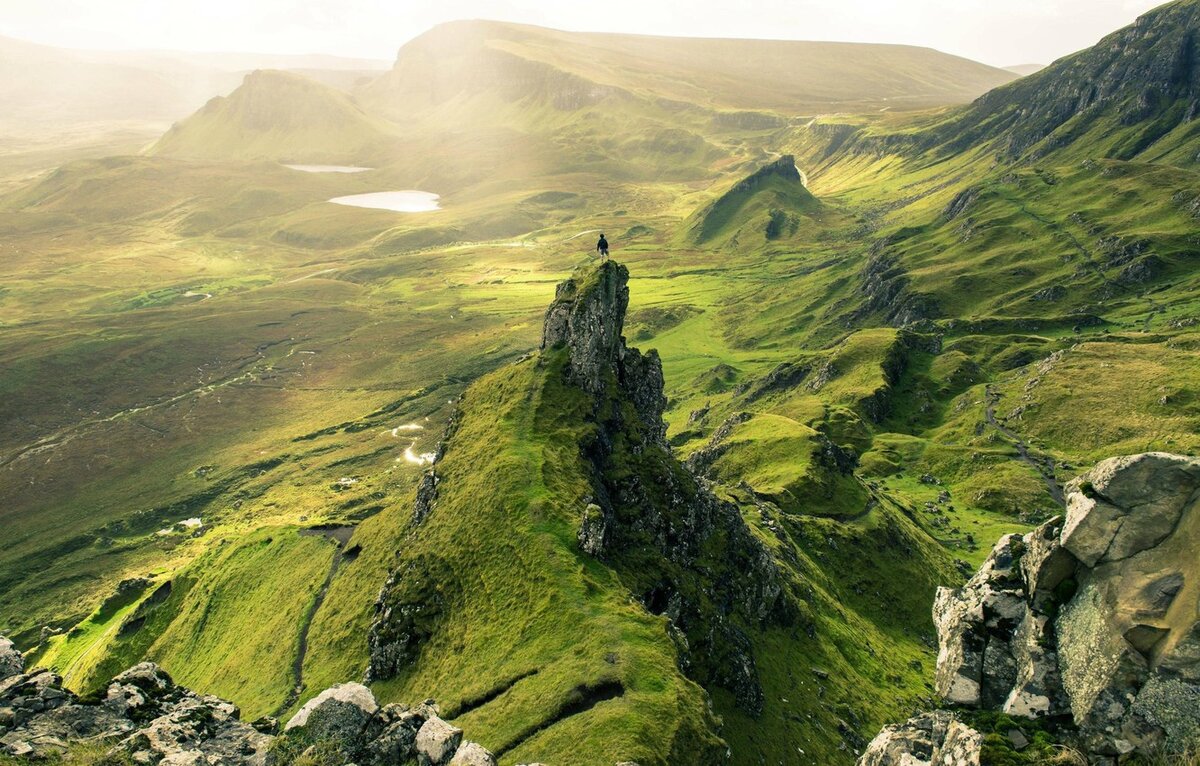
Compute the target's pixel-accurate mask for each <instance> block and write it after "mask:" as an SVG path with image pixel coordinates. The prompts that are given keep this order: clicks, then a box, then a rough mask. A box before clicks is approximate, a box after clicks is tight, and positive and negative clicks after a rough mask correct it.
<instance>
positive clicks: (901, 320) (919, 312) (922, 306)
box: [857, 240, 941, 327]
mask: <svg viewBox="0 0 1200 766" xmlns="http://www.w3.org/2000/svg"><path fill="white" fill-rule="evenodd" d="M861 280H862V282H861V283H860V285H859V294H861V295H862V296H863V305H862V308H861V309H860V310H859V311H858V313H857V317H858V318H862V317H865V316H868V315H871V314H883V316H884V319H885V320H886V321H887V323H888V324H890V325H892V326H893V327H905V326H906V325H911V324H916V323H918V322H922V321H924V320H927V319H936V318H937V317H938V316H939V315H940V313H941V310H940V309H939V307H938V305H937V301H936V300H935V299H934V298H932V297H931V296H929V295H926V294H924V293H920V292H917V291H915V290H912V289H911V288H910V284H909V283H910V282H911V280H910V279H909V277H908V272H907V271H905V270H904V268H903V267H902V266H901V265H900V262H899V259H898V258H897V257H896V256H895V255H894V254H893V253H892V252H891V251H890V250H889V243H888V241H887V240H880V242H878V243H877V244H876V247H874V248H872V254H871V257H870V258H869V259H868V260H867V263H866V265H865V266H864V267H863V270H862V274H861Z"/></svg>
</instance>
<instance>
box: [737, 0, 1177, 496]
mask: <svg viewBox="0 0 1200 766" xmlns="http://www.w3.org/2000/svg"><path fill="white" fill-rule="evenodd" d="M1196 8H1197V5H1196V4H1195V3H1173V4H1170V5H1167V6H1164V7H1163V8H1161V9H1159V10H1157V11H1155V12H1152V13H1151V14H1149V15H1148V16H1146V17H1143V19H1142V20H1141V21H1139V22H1138V24H1136V25H1134V26H1133V27H1131V28H1129V29H1127V30H1123V31H1121V32H1118V33H1116V34H1115V35H1113V36H1110V37H1109V38H1107V39H1106V41H1105V42H1104V43H1102V44H1101V45H1100V46H1098V47H1097V48H1095V49H1091V50H1088V51H1084V52H1081V53H1079V54H1076V55H1075V56H1073V57H1071V58H1069V59H1066V60H1064V61H1063V62H1059V64H1057V65H1055V66H1053V67H1051V68H1049V69H1047V70H1046V71H1045V72H1043V73H1040V74H1038V75H1034V76H1033V77H1032V78H1030V80H1028V81H1022V82H1021V83H1017V84H1014V85H1012V86H1007V87H1005V88H1002V89H998V90H997V91H995V92H993V93H992V94H989V95H988V96H986V97H984V98H983V99H981V100H980V101H979V102H977V103H976V104H974V105H972V106H969V107H965V108H963V109H961V110H958V111H957V112H956V113H954V115H953V117H952V118H950V119H948V120H946V121H945V122H944V123H942V122H938V121H937V120H936V119H935V124H933V125H932V126H931V125H930V120H929V119H928V118H915V119H876V120H869V121H864V120H860V119H855V120H849V119H842V120H839V119H838V118H829V119H827V120H823V121H818V122H817V123H816V124H814V125H812V126H811V127H806V128H803V129H799V130H797V131H795V133H794V134H793V135H794V138H793V140H794V141H795V144H792V145H791V146H789V148H791V149H793V150H794V151H795V152H796V154H797V156H798V157H799V158H800V159H799V161H800V163H801V164H802V165H803V166H804V167H805V168H806V170H807V171H808V175H809V178H810V182H811V185H812V186H813V188H814V189H815V190H816V192H817V193H818V194H819V195H820V196H821V199H822V203H823V204H825V205H831V204H833V202H834V200H837V201H839V202H842V203H845V204H849V205H851V206H852V209H854V210H855V211H856V212H857V215H858V216H859V226H858V228H857V231H856V234H857V236H858V237H859V238H860V239H861V241H862V242H863V244H862V245H861V247H860V249H859V250H858V251H857V252H856V253H855V255H854V257H853V258H851V259H849V260H848V261H845V263H847V266H848V267H849V268H847V269H846V270H838V271H837V272H836V273H837V274H838V275H839V278H840V280H839V281H834V278H833V277H832V275H831V276H830V277H827V280H828V281H829V283H830V284H831V285H838V287H837V289H836V291H834V290H830V291H829V292H827V293H826V295H825V298H826V300H825V302H824V303H822V304H814V303H808V302H806V301H799V300H797V299H796V296H797V287H798V285H799V284H803V283H805V282H811V281H813V280H814V278H815V275H814V277H807V276H806V277H803V278H802V279H800V280H798V281H797V283H793V284H781V285H779V286H778V287H777V288H773V289H768V290H764V291H763V293H762V294H761V296H759V298H758V299H757V300H754V301H748V302H746V303H745V304H744V305H742V306H739V307H737V308H735V309H732V310H731V313H732V314H734V315H735V316H736V317H737V319H738V320H739V323H738V330H737V337H738V338H739V339H744V340H745V341H750V340H752V339H758V338H762V337H769V336H770V335H771V333H772V330H771V329H770V326H771V325H774V326H787V327H805V328H809V331H810V332H811V328H814V327H821V326H824V327H827V328H830V332H832V327H834V326H837V325H841V326H843V327H847V328H850V329H861V330H866V329H867V328H872V327H878V326H880V325H885V326H893V327H900V328H908V329H917V330H920V331H921V332H928V333H933V334H936V335H938V336H940V343H941V346H940V348H936V349H933V350H932V352H931V353H930V355H929V356H928V357H924V354H925V353H926V352H921V353H920V354H917V355H915V356H914V355H910V356H909V364H908V366H907V368H906V370H905V371H903V374H902V375H900V377H899V378H898V379H897V385H896V386H895V387H894V389H893V390H894V393H895V394H896V395H897V396H896V399H895V400H894V401H895V407H894V409H893V411H892V413H891V414H890V415H888V416H887V417H886V418H885V419H884V420H883V422H882V423H880V425H881V426H882V427H884V428H887V429H892V430H894V431H896V432H898V433H897V434H896V435H887V434H877V435H876V437H875V439H874V440H873V446H872V447H871V449H870V450H869V451H867V452H866V453H865V454H863V457H862V460H863V469H862V471H861V472H862V473H863V474H864V475H866V476H899V475H900V474H901V473H903V472H907V471H915V472H916V473H918V474H919V475H922V476H927V477H929V479H930V480H931V481H933V480H936V481H939V482H942V483H943V484H945V485H947V486H949V487H950V488H951V489H952V490H953V494H954V496H955V497H956V498H959V497H962V496H964V495H965V497H966V498H969V499H970V501H971V503H972V504H974V505H977V506H979V507H984V508H989V509H991V510H994V511H1006V512H1010V513H1021V514H1025V515H1027V516H1028V517H1030V518H1036V517H1037V515H1038V513H1044V512H1048V511H1050V510H1051V509H1052V508H1053V505H1054V502H1055V499H1056V495H1057V494H1059V493H1060V489H1059V488H1058V487H1057V486H1056V484H1057V483H1061V481H1062V480H1064V479H1065V477H1066V476H1068V475H1070V472H1071V471H1072V470H1073V467H1074V466H1079V465H1087V464H1089V463H1091V462H1093V461H1095V460H1098V459H1101V458H1103V457H1105V456H1106V454H1107V452H1106V450H1105V447H1106V445H1108V446H1109V447H1110V448H1111V449H1116V450H1120V451H1129V452H1133V451H1139V450H1141V449H1148V448H1151V445H1155V447H1154V448H1164V447H1165V448H1175V449H1182V450H1184V451H1187V450H1192V451H1195V450H1197V449H1200V443H1197V442H1196V439H1195V437H1194V436H1193V435H1192V433H1191V432H1192V431H1193V430H1194V429H1195V428H1196V426H1197V424H1198V423H1200V420H1198V417H1200V410H1197V408H1196V406H1195V399H1194V393H1192V392H1191V390H1190V387H1189V386H1188V385H1187V384H1183V383H1181V381H1180V379H1179V378H1177V377H1176V375H1175V374H1174V373H1173V372H1168V371H1173V370H1178V371H1181V372H1182V371H1187V372H1186V373H1183V374H1194V371H1195V370H1196V369H1197V368H1196V364H1197V361H1196V354H1195V334H1194V329H1192V328H1194V326H1195V323H1196V321H1197V317H1198V316H1200V286H1198V285H1200V283H1198V282H1197V280H1196V278H1195V275H1196V273H1197V270H1198V269H1200V250H1198V248H1197V243H1196V240H1195V229H1196V220H1197V219H1196V208H1195V201H1196V200H1197V199H1200V193H1198V192H1197V189H1198V188H1200V177H1198V176H1197V174H1196V172H1195V170H1194V169H1192V163H1193V158H1192V155H1191V153H1190V152H1189V150H1188V147H1189V146H1190V147H1192V148H1193V149H1194V145H1195V141H1194V140H1188V139H1187V138H1186V137H1187V135H1189V132H1190V131H1191V130H1193V125H1192V124H1190V123H1181V124H1179V126H1178V127H1177V128H1176V129H1175V130H1174V132H1170V134H1169V135H1168V136H1167V137H1166V138H1164V139H1163V141H1162V142H1161V145H1160V144H1154V148H1153V149H1151V150H1147V151H1143V152H1142V153H1141V154H1140V155H1138V157H1137V158H1136V159H1135V160H1133V161H1129V160H1121V159H1116V158H1114V156H1120V155H1123V152H1122V151H1118V149H1119V148H1120V147H1121V146H1124V145H1125V144H1123V143H1122V141H1124V140H1125V139H1126V138H1129V137H1133V136H1144V135H1148V131H1154V130H1157V128H1156V127H1155V126H1160V124H1161V123H1162V120H1163V119H1167V118H1170V116H1171V115H1179V114H1186V113H1187V111H1188V110H1189V109H1190V108H1191V107H1190V104H1192V103H1193V101H1194V97H1193V96H1192V95H1191V91H1190V90H1189V89H1188V87H1190V86H1188V87H1183V86H1182V85H1180V83H1184V82H1188V81H1190V80H1188V79H1187V78H1186V77H1184V78H1182V79H1179V80H1177V81H1175V82H1176V85H1172V84H1171V83H1172V80H1171V79H1170V77H1169V76H1167V77H1165V78H1163V77H1160V76H1159V75H1161V73H1162V72H1163V71H1164V69H1165V70H1166V71H1171V67H1170V66H1167V64H1166V63H1164V62H1167V63H1169V62H1171V61H1176V62H1178V61H1181V60H1188V56H1189V55H1190V54H1188V53H1187V51H1188V50H1190V48H1189V47H1188V46H1190V45H1191V41H1190V37H1189V33H1188V31H1187V30H1188V29H1190V28H1194V26H1195V24H1194V22H1193V21H1192V19H1193V18H1194V13H1195V12H1196ZM1113 60H1116V62H1117V63H1115V64H1113V65H1112V66H1111V67H1109V68H1108V69H1105V70H1103V72H1101V73H1100V74H1096V82H1097V83H1100V82H1103V83H1104V88H1105V90H1104V93H1107V94H1109V95H1108V96H1106V97H1105V98H1104V99H1098V100H1096V101H1094V103H1093V104H1092V106H1091V107H1088V108H1086V109H1083V110H1082V111H1081V112H1080V113H1079V114H1080V115H1081V117H1080V119H1083V116H1086V115H1091V116H1092V118H1094V119H1091V121H1090V122H1087V123H1086V124H1087V125H1089V126H1090V127H1088V129H1087V131H1088V132H1086V133H1079V134H1078V135H1076V136H1074V139H1073V140H1066V139H1067V137H1068V133H1066V132H1054V131H1053V129H1051V132H1050V134H1049V137H1047V138H1045V140H1041V141H1040V142H1038V143H1032V144H1031V143H1030V141H1031V140H1033V141H1036V140H1037V137H1039V136H1043V135H1045V134H1044V132H1043V133H1038V132H1037V131H1038V130H1041V129H1040V128H1038V127H1037V126H1043V127H1044V126H1046V125H1059V124H1060V123H1058V122H1054V120H1055V119H1056V117H1059V116H1062V114H1063V113H1065V112H1066V111H1069V109H1068V107H1069V106H1070V105H1071V104H1073V103H1074V102H1072V101H1070V100H1069V97H1070V94H1071V93H1074V92H1076V90H1077V89H1078V87H1080V86H1081V83H1082V82H1083V78H1084V75H1082V74H1081V72H1084V71H1093V70H1092V69H1089V68H1088V67H1092V66H1095V65H1097V64H1098V62H1109V63H1111V62H1112V61H1113ZM1096 71H1099V70H1096ZM1185 71H1186V68H1185ZM1034 79H1037V80H1038V83H1039V84H1038V85H1036V86H1034V85H1030V84H1029V83H1030V82H1032V81H1033V80H1034ZM1176 86H1179V87H1176ZM1085 95H1086V94H1085ZM1063 99H1067V100H1063ZM1138 99H1144V101H1145V104H1150V105H1152V106H1153V108H1151V109H1149V111H1147V110H1145V109H1143V110H1140V111H1139V110H1138V109H1137V108H1135V107H1136V105H1137V103H1138ZM988 104H992V105H995V104H1005V105H1007V106H1006V107H1005V108H1004V109H1000V110H997V111H988V110H987V109H986V108H985V107H986V106H987V105H988ZM1018 116H1019V118H1020V119H1018ZM1089 119H1090V118H1089ZM1079 124H1084V123H1082V122H1081V123H1079ZM1172 124H1173V123H1172ZM1067 127H1069V126H1067ZM1067 127H1064V131H1065V130H1067ZM1030 130H1033V131H1034V133H1030V132H1029V131H1030ZM1072 135H1073V134H1072ZM1031 136H1033V138H1031ZM944 141H947V143H944ZM1005 147H1010V148H1012V147H1016V150H1015V151H1014V152H1006V151H1004V149H1005ZM1022 147H1023V148H1024V150H1022ZM1169 147H1176V149H1177V150H1176V151H1174V152H1173V153H1170V154H1168V153H1165V149H1166V148H1169ZM1159 149H1163V150H1164V151H1163V152H1160V151H1159ZM1151 160H1152V161H1151ZM830 271H831V272H833V271H834V269H833V268H831V269H830ZM1117 360H1121V362H1120V364H1117ZM1089 367H1090V368H1092V369H1093V370H1111V373H1109V374H1106V375H1103V376H1102V377H1100V378H1097V377H1096V376H1095V375H1091V374H1089V373H1087V372H1086V370H1087V369H1089ZM1156 375H1160V376H1162V377H1161V378H1159V379H1158V380H1157V381H1155V376H1156ZM901 434H902V435H903V438H900V435H901ZM1101 434H1102V436H1101ZM1017 485H1020V487H1021V489H1020V490H1019V491H1015V487H1016V486H1017ZM1006 488H1007V489H1008V495H1007V498H1008V499H1005V492H1004V490H1005V489H1006ZM1035 510H1036V513H1035V512H1033V511H1035Z"/></svg>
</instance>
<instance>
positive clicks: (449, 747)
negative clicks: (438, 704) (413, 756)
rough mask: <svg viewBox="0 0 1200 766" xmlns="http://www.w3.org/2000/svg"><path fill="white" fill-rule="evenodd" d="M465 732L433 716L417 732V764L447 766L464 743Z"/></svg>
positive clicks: (422, 765)
mask: <svg viewBox="0 0 1200 766" xmlns="http://www.w3.org/2000/svg"><path fill="white" fill-rule="evenodd" d="M462 736H463V731H462V729H459V728H458V727H456V726H452V725H451V724H449V723H447V722H445V721H443V720H442V719H441V718H439V717H438V716H432V717H431V718H430V719H429V720H427V721H426V722H425V723H424V724H423V725H422V726H421V729H420V730H419V731H418V732H417V763H419V764H420V766H446V764H448V763H449V762H450V759H451V758H453V757H454V753H455V751H456V750H458V746H459V744H460V743H461V742H462Z"/></svg>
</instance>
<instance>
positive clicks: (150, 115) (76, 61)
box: [0, 37, 387, 127]
mask: <svg viewBox="0 0 1200 766" xmlns="http://www.w3.org/2000/svg"><path fill="white" fill-rule="evenodd" d="M386 67H387V64H386V63H385V62H381V61H374V60H371V59H347V58H339V57H336V56H324V55H307V56H306V55H296V56H291V55H274V54H254V53H176V52H166V51H89V50H72V49H67V48H55V47H51V46H47V45H38V44H36V43H29V42H24V41H21V40H15V39H12V38H5V37H0V103H3V104H4V110H3V113H2V114H0V124H4V125H6V126H10V127H11V126H15V127H21V126H30V125H41V126H46V125H63V124H73V123H97V122H104V121H113V120H131V121H171V120H177V119H181V118H183V117H185V116H187V115H188V114H189V113H191V112H193V111H195V110H196V109H198V108H199V107H200V106H202V105H203V104H204V102H206V101H207V100H208V99H210V98H212V97H213V96H215V95H219V94H223V93H228V92H229V91H230V90H232V89H234V88H236V87H237V85H238V84H239V83H240V82H241V80H242V77H243V76H244V75H245V73H246V72H247V71H250V70H254V69H265V68H272V69H286V70H297V71H303V72H304V73H305V74H306V75H307V76H309V77H312V78H313V79H316V80H320V81H323V82H327V83H330V84H333V85H338V86H347V87H348V86H350V85H352V84H353V82H354V80H355V79H357V78H358V77H366V76H372V75H374V74H378V72H379V71H381V70H383V69H385V68H386Z"/></svg>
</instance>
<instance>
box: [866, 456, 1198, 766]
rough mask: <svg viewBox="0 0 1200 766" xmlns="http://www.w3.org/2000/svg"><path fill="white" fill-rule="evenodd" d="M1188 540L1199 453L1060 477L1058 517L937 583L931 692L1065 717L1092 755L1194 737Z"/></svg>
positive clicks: (1121, 753) (1194, 624) (1194, 593)
mask: <svg viewBox="0 0 1200 766" xmlns="http://www.w3.org/2000/svg"><path fill="white" fill-rule="evenodd" d="M1197 546H1200V460H1197V459H1195V458H1188V457H1182V456H1178V455H1168V454H1164V453H1149V454H1145V455H1132V456H1128V457H1121V458H1113V459H1111V460H1106V461H1103V462H1102V463H1100V464H1098V465H1097V466H1096V467H1095V468H1093V469H1092V470H1091V471H1089V472H1087V473H1086V474H1084V475H1083V476H1080V477H1079V478H1078V479H1076V480H1074V481H1072V482H1071V483H1070V484H1068V486H1067V515H1066V518H1065V519H1054V520H1051V521H1049V522H1047V523H1046V524H1044V525H1042V526H1041V527H1039V528H1038V529H1036V530H1034V531H1033V532H1030V533H1029V534H1027V535H1025V536H1023V537H1017V536H1016V535H1008V536H1005V537H1004V538H1002V539H1001V540H1000V542H999V543H997V545H996V547H995V549H994V550H993V551H992V554H991V555H990V556H989V557H988V559H987V561H986V562H985V563H984V565H983V566H982V567H981V568H980V570H979V571H978V572H977V573H976V574H975V575H974V576H973V577H972V578H971V579H970V580H969V581H968V582H967V584H966V585H964V586H963V587H962V588H959V589H957V590H951V589H948V588H942V589H941V590H939V592H938V595H937V599H936V601H935V604H934V609H933V614H934V622H935V623H936V625H937V628H938V642H939V652H938V666H937V673H936V677H935V681H936V688H937V690H938V692H939V693H940V694H941V695H942V697H943V698H944V699H945V700H947V701H948V702H951V703H955V704H960V705H968V706H977V707H982V708H986V709H992V710H1002V711H1003V712H1005V713H1008V714H1010V715H1017V716H1025V717H1031V718H1036V717H1042V716H1065V715H1069V716H1070V718H1071V720H1072V721H1073V723H1074V725H1075V727H1076V729H1077V735H1076V736H1077V744H1079V745H1080V746H1081V747H1082V748H1083V749H1085V750H1087V751H1088V752H1089V753H1091V754H1092V755H1093V756H1094V757H1095V758H1096V759H1098V760H1099V762H1104V763H1109V762H1112V760H1113V759H1118V758H1123V757H1125V756H1127V755H1130V754H1133V753H1141V754H1142V755H1147V754H1150V753H1155V752H1158V751H1160V750H1162V749H1164V748H1165V749H1166V751H1167V752H1178V751H1180V750H1182V749H1183V748H1185V747H1186V746H1187V745H1188V743H1192V742H1195V741H1196V737H1197V736H1200V613H1198V609H1197V603H1200V574H1197V572H1196V566H1195V562H1196V549H1197ZM881 736H882V734H881ZM964 741H966V740H964ZM968 744H969V745H970V746H968V747H967V748H966V750H967V751H971V750H973V749H974V745H971V744H970V743H969V742H968ZM877 749H878V748H877ZM914 757H919V754H918V756H914ZM963 757H966V758H967V760H965V761H964V760H962V758H963ZM953 758H954V759H957V760H954V761H952V762H955V763H957V762H963V763H970V762H971V761H970V756H969V755H968V756H962V755H961V754H956V755H954V756H953Z"/></svg>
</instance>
